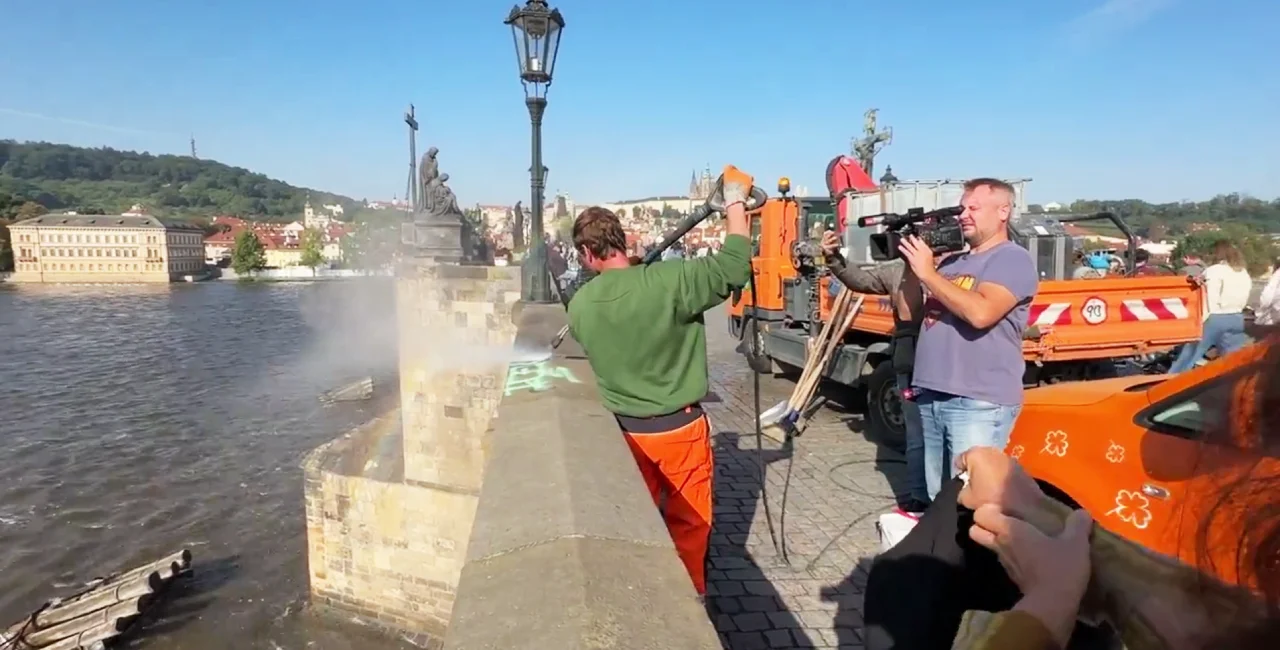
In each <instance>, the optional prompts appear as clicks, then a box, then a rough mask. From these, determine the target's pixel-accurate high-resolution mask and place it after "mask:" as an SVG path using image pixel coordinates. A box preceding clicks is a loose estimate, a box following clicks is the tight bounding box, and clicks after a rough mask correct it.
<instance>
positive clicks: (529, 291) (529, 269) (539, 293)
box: [520, 97, 552, 303]
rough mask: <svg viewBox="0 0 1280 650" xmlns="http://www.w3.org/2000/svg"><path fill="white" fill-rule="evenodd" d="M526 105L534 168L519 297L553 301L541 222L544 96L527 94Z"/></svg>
mask: <svg viewBox="0 0 1280 650" xmlns="http://www.w3.org/2000/svg"><path fill="white" fill-rule="evenodd" d="M525 104H526V105H527V106H528V107H529V122H530V126H531V127H532V134H531V137H530V140H531V143H530V145H531V149H532V152H531V155H532V157H533V167H532V168H531V169H530V172H531V174H530V190H531V194H532V196H531V197H530V199H531V200H532V201H533V209H532V210H531V214H530V219H529V239H530V242H529V245H528V250H527V251H526V253H525V259H524V263H523V264H522V265H521V267H520V279H521V285H522V286H521V288H522V289H523V291H522V293H523V294H524V295H523V296H522V297H523V298H524V299H525V300H527V301H528V302H541V303H546V302H552V297H551V271H550V266H549V265H548V264H547V240H546V237H545V236H544V232H545V230H546V227H545V226H544V225H543V222H542V204H543V203H544V200H543V192H544V190H545V189H546V186H547V179H546V177H545V176H543V173H542V172H543V167H542V113H543V111H545V110H547V98H546V97H529V98H526V99H525Z"/></svg>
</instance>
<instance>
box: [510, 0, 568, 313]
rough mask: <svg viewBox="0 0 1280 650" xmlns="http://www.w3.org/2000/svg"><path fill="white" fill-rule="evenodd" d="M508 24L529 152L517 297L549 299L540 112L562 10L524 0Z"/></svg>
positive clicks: (557, 43)
mask: <svg viewBox="0 0 1280 650" xmlns="http://www.w3.org/2000/svg"><path fill="white" fill-rule="evenodd" d="M502 22H503V23H504V24H506V25H507V26H509V27H511V39H512V41H513V42H514V44H515V48H516V63H517V64H518V65H519V66H520V83H521V84H523V85H524V94H525V95H524V96H525V99H524V103H525V106H527V107H528V108H529V125H530V127H531V128H532V134H531V136H530V148H531V158H533V165H532V166H531V167H530V168H529V177H530V178H529V185H530V188H529V189H530V199H531V200H532V201H533V206H532V208H531V209H530V211H529V241H528V242H527V243H526V246H525V255H524V261H523V262H522V263H521V264H520V298H521V300H524V301H525V302H541V303H548V302H552V301H553V298H552V296H551V271H550V270H549V266H548V264H547V257H548V256H547V241H546V236H545V232H546V226H545V225H543V223H542V204H543V197H542V193H543V191H544V190H545V189H546V187H547V172H546V167H543V166H542V115H543V113H545V112H546V110H547V90H548V89H549V88H550V87H551V80H552V75H553V74H555V67H556V54H557V53H558V52H559V50H560V33H561V32H562V31H563V30H564V16H562V15H560V12H559V11H558V10H556V9H552V8H551V7H549V6H547V2H546V0H526V2H525V4H524V6H523V7H521V6H519V5H516V6H514V7H512V8H511V13H510V14H508V15H507V18H506V20H504V21H502Z"/></svg>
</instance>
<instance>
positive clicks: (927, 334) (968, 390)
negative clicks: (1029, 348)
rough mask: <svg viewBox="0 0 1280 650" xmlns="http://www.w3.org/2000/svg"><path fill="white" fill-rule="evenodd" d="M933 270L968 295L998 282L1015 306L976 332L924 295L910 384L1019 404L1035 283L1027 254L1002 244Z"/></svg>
mask: <svg viewBox="0 0 1280 650" xmlns="http://www.w3.org/2000/svg"><path fill="white" fill-rule="evenodd" d="M938 272H939V273H941V274H942V277H944V278H947V279H948V280H950V281H951V282H952V283H954V284H955V285H957V286H959V287H961V288H964V289H968V290H970V291H975V290H977V288H978V285H979V284H981V283H983V282H989V283H992V284H998V285H1000V286H1002V287H1004V288H1005V289H1008V290H1009V292H1010V293H1012V294H1013V295H1014V297H1016V298H1017V299H1018V303H1017V305H1016V306H1015V307H1014V308H1013V310H1011V311H1010V312H1009V313H1008V314H1005V317H1004V318H1002V319H1000V320H999V321H998V322H997V323H996V324H995V325H992V326H991V327H989V328H987V329H986V330H980V329H977V328H976V327H973V326H972V325H970V324H969V323H967V322H965V321H964V320H963V319H961V318H960V317H958V316H955V315H954V314H952V313H950V312H948V311H947V308H946V307H944V306H943V305H942V303H941V302H939V301H938V300H937V298H934V297H932V296H929V295H926V296H925V302H924V322H923V323H922V324H921V326H920V338H919V340H918V341H917V342H916V363H915V373H914V376H913V378H912V382H911V383H912V385H913V386H915V387H917V388H926V389H929V390H935V391H938V392H940V393H949V394H951V395H959V396H961V397H970V398H973V399H979V400H984V401H987V402H992V403H995V404H1002V405H1005V406H1017V405H1019V404H1022V374H1023V371H1024V370H1025V368H1026V364H1025V362H1024V361H1023V359H1022V333H1023V331H1024V330H1026V328H1027V314H1028V312H1029V310H1030V307H1031V299H1032V298H1033V297H1035V295H1036V288H1037V287H1038V286H1039V284H1040V280H1039V276H1037V275H1036V267H1035V262H1033V261H1032V260H1031V254H1030V253H1028V252H1027V251H1026V250H1025V249H1023V248H1022V247H1020V246H1018V245H1017V244H1015V243H1013V242H1005V243H1002V244H1000V245H998V246H996V247H995V248H992V249H991V250H987V251H983V252H981V253H977V254H972V253H961V254H959V255H955V256H953V257H949V258H947V259H945V260H943V261H942V263H941V264H939V265H938ZM926 293H927V292H926Z"/></svg>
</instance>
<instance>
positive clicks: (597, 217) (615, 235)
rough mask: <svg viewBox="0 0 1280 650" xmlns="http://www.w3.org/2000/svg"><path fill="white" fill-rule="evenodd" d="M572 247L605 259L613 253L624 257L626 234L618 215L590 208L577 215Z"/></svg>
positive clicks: (601, 209)
mask: <svg viewBox="0 0 1280 650" xmlns="http://www.w3.org/2000/svg"><path fill="white" fill-rule="evenodd" d="M573 247H574V248H576V249H578V250H579V251H589V252H590V253H591V254H592V255H594V256H596V257H598V258H600V259H606V258H608V257H609V256H611V255H613V254H614V253H615V252H616V253H620V254H623V255H626V252H627V233H626V231H624V230H623V229H622V222H621V221H619V220H618V215H616V214H614V213H613V212H612V211H611V210H606V209H604V208H601V207H599V206H592V207H589V208H587V209H586V210H583V211H582V212H581V213H580V214H578V218H577V219H575V220H574V222H573Z"/></svg>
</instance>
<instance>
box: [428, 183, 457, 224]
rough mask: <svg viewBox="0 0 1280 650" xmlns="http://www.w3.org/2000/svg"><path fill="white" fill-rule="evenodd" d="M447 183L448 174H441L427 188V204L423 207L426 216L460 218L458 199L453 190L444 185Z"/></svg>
mask: <svg viewBox="0 0 1280 650" xmlns="http://www.w3.org/2000/svg"><path fill="white" fill-rule="evenodd" d="M448 181H449V175H448V174H441V175H440V176H439V177H437V178H435V179H433V180H432V181H431V185H430V186H429V187H427V190H428V192H429V194H428V195H427V197H428V199H429V200H428V202H427V204H426V206H425V208H426V212H427V214H430V215H433V216H443V215H458V216H462V208H459V207H458V197H457V196H455V195H454V193H453V190H451V189H449V186H448V185H445V183H447V182H448Z"/></svg>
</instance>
